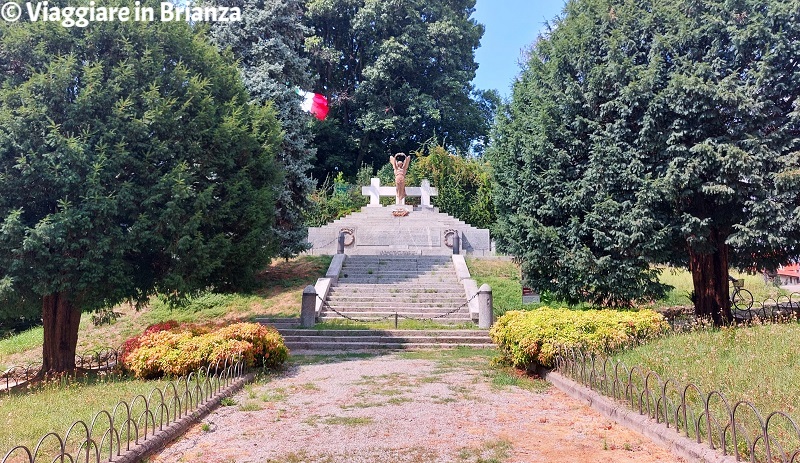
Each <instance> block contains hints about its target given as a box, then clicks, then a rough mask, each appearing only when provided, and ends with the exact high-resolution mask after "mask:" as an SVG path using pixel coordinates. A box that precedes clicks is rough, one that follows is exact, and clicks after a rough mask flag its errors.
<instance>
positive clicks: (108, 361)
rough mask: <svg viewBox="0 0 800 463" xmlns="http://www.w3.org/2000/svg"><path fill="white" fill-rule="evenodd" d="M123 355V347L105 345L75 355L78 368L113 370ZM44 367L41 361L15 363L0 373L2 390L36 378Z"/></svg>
mask: <svg viewBox="0 0 800 463" xmlns="http://www.w3.org/2000/svg"><path fill="white" fill-rule="evenodd" d="M122 356H123V351H122V349H121V348H119V349H114V348H112V347H104V348H102V349H98V350H96V351H91V352H87V353H83V354H77V355H75V368H76V370H92V371H111V370H113V369H114V368H116V366H117V365H118V364H119V359H121V358H122ZM41 369H42V363H41V362H32V363H29V364H27V365H15V366H12V367H10V368H7V369H6V370H5V371H3V372H2V373H0V392H3V391H5V392H9V391H11V389H12V388H13V387H14V386H20V385H22V384H24V383H27V382H28V381H30V380H31V379H33V378H35V377H36V376H37V375H38V374H39V372H40V371H41Z"/></svg>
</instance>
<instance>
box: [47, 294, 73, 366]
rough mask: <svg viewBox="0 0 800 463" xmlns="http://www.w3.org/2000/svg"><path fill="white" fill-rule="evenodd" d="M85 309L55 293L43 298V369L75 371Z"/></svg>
mask: <svg viewBox="0 0 800 463" xmlns="http://www.w3.org/2000/svg"><path fill="white" fill-rule="evenodd" d="M80 323H81V311H80V310H79V309H78V308H76V307H75V306H74V304H73V303H72V301H70V300H69V298H68V296H67V295H66V294H63V293H54V294H49V295H47V296H44V298H43V299H42V324H43V325H44V346H43V347H42V372H44V373H45V374H49V373H61V372H73V371H75V350H76V349H77V346H78V327H79V326H80Z"/></svg>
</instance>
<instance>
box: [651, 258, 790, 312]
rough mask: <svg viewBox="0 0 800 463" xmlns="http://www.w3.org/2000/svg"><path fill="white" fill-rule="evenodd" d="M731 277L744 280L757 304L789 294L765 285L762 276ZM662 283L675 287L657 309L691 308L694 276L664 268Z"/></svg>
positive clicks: (771, 285) (658, 304)
mask: <svg viewBox="0 0 800 463" xmlns="http://www.w3.org/2000/svg"><path fill="white" fill-rule="evenodd" d="M730 275H731V276H732V277H734V278H737V279H744V288H745V289H747V290H748V291H750V292H751V293H753V299H754V300H755V301H756V302H763V301H765V300H766V299H768V298H772V299H776V298H778V297H779V296H781V295H788V294H789V292H788V291H786V290H784V289H781V288H779V287H777V286H775V285H773V284H771V283H765V282H764V278H763V277H762V276H761V275H760V274H752V275H751V274H747V273H740V272H736V271H731V272H730ZM660 281H661V282H662V283H666V284H668V285H670V286H672V287H673V289H672V290H671V291H670V292H669V293H668V294H667V297H666V299H664V300H662V301H658V302H656V304H655V306H656V307H671V306H678V305H680V306H690V305H692V302H691V300H690V299H689V294H690V293H691V292H692V288H693V287H692V275H691V274H690V273H689V271H688V270H685V269H676V268H673V267H662V271H661V278H660Z"/></svg>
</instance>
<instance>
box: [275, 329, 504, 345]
mask: <svg viewBox="0 0 800 463" xmlns="http://www.w3.org/2000/svg"><path fill="white" fill-rule="evenodd" d="M342 331H346V330H342ZM320 338H321V336H317V335H297V336H288V335H287V336H284V337H283V341H284V342H285V343H295V342H315V341H318V340H319V339H320ZM322 338H324V340H325V342H335V343H343V342H382V343H395V344H412V343H413V344H424V343H430V342H435V343H437V344H486V343H488V342H491V340H490V339H489V338H488V337H486V336H471V337H468V336H437V337H434V338H432V337H430V336H381V335H376V336H336V335H328V336H324V337H322Z"/></svg>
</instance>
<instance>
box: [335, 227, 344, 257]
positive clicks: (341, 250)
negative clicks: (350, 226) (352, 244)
mask: <svg viewBox="0 0 800 463" xmlns="http://www.w3.org/2000/svg"><path fill="white" fill-rule="evenodd" d="M337 241H338V243H339V245H338V246H337V247H336V254H344V232H341V231H340V232H339V238H337Z"/></svg>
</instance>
